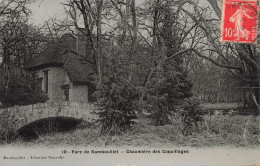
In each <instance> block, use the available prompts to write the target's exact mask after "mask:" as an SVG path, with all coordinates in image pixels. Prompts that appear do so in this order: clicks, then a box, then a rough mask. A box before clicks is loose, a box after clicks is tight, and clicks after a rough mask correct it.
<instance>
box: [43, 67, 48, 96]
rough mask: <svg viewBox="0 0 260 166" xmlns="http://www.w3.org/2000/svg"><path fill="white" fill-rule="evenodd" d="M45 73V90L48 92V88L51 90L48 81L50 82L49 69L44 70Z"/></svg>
mask: <svg viewBox="0 0 260 166" xmlns="http://www.w3.org/2000/svg"><path fill="white" fill-rule="evenodd" d="M43 74H44V92H45V93H48V90H49V86H48V83H49V76H48V70H45V71H43Z"/></svg>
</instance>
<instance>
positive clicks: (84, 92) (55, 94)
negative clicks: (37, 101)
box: [37, 67, 88, 102]
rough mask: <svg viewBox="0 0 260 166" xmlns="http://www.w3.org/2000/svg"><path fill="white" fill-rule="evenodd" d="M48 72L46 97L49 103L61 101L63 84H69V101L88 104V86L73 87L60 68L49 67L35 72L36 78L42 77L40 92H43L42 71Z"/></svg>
mask: <svg viewBox="0 0 260 166" xmlns="http://www.w3.org/2000/svg"><path fill="white" fill-rule="evenodd" d="M46 70H48V81H49V82H48V96H49V101H63V100H64V97H63V95H64V91H63V89H62V88H61V85H63V84H69V85H70V89H69V101H77V102H88V86H87V85H73V84H72V83H71V81H70V79H69V77H68V75H67V73H66V71H65V70H64V68H62V67H49V68H45V69H41V70H38V71H37V75H38V77H42V78H43V81H42V90H43V91H45V89H44V88H45V86H44V83H45V80H44V79H45V78H44V71H46Z"/></svg>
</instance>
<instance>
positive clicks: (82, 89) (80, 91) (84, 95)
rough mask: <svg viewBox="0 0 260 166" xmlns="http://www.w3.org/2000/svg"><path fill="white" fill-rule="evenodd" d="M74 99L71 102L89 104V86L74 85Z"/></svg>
mask: <svg viewBox="0 0 260 166" xmlns="http://www.w3.org/2000/svg"><path fill="white" fill-rule="evenodd" d="M72 91H73V94H72V95H73V98H72V100H71V101H77V102H84V103H85V102H88V86H86V85H73V89H72Z"/></svg>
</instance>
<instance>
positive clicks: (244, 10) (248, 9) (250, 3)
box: [221, 0, 258, 43]
mask: <svg viewBox="0 0 260 166" xmlns="http://www.w3.org/2000/svg"><path fill="white" fill-rule="evenodd" d="M223 5H224V6H223V13H222V39H221V40H222V41H225V42H240V43H256V39H257V24H258V6H257V0H224V4H223Z"/></svg>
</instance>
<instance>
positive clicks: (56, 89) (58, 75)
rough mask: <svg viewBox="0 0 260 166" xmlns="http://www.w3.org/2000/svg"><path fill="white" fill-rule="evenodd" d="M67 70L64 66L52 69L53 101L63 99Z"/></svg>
mask: <svg viewBox="0 0 260 166" xmlns="http://www.w3.org/2000/svg"><path fill="white" fill-rule="evenodd" d="M66 75H67V74H66V72H65V71H64V69H63V68H58V67H53V68H52V69H51V70H50V81H49V84H50V85H49V87H51V90H52V91H51V94H52V101H62V100H63V90H62V88H61V85H62V84H63V83H64V82H65V81H66Z"/></svg>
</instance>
